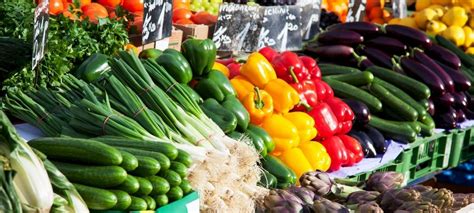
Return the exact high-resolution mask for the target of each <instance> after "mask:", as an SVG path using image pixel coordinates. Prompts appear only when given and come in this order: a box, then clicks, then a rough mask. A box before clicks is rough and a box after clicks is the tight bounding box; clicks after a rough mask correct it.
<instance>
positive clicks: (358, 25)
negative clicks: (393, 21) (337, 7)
mask: <svg viewBox="0 0 474 213" xmlns="http://www.w3.org/2000/svg"><path fill="white" fill-rule="evenodd" d="M329 30H350V31H354V32H357V33H359V34H360V35H362V36H364V38H368V37H373V36H377V35H379V34H380V29H379V28H378V27H377V26H375V25H374V24H372V23H368V22H346V23H341V24H335V25H332V26H330V27H329Z"/></svg>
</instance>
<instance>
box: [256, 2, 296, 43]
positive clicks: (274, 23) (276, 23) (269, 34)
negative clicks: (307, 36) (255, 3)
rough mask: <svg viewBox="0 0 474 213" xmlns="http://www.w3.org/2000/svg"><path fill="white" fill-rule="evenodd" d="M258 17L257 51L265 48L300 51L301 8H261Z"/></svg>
mask: <svg viewBox="0 0 474 213" xmlns="http://www.w3.org/2000/svg"><path fill="white" fill-rule="evenodd" d="M260 16H261V20H260V21H261V23H260V29H259V35H258V45H257V46H258V48H257V49H260V48H262V47H265V46H270V47H273V48H274V49H276V50H278V51H285V50H300V49H301V45H302V36H301V28H300V20H301V8H300V7H299V6H296V5H294V6H269V7H261V8H260Z"/></svg>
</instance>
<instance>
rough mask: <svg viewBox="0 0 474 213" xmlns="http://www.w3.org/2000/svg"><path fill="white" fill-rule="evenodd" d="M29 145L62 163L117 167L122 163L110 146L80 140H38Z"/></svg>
mask: <svg viewBox="0 0 474 213" xmlns="http://www.w3.org/2000/svg"><path fill="white" fill-rule="evenodd" d="M28 145H30V146H31V147H33V148H35V149H37V150H39V151H40V152H42V153H44V154H45V155H46V156H48V159H51V160H57V161H61V162H72V163H84V164H88V165H103V166H115V165H120V163H122V155H121V154H120V152H119V151H118V150H117V149H115V148H114V147H111V146H109V145H106V144H103V143H98V142H96V141H93V140H87V139H78V138H58V137H55V138H37V139H33V140H31V141H29V142H28Z"/></svg>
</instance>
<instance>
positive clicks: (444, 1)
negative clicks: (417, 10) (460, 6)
mask: <svg viewBox="0 0 474 213" xmlns="http://www.w3.org/2000/svg"><path fill="white" fill-rule="evenodd" d="M454 3H455V0H431V4H438V5H442V6H450V5H452V4H454Z"/></svg>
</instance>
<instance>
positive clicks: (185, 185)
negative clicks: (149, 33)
mask: <svg viewBox="0 0 474 213" xmlns="http://www.w3.org/2000/svg"><path fill="white" fill-rule="evenodd" d="M179 188H181V190H183V194H184V195H187V194H189V193H190V192H192V191H193V187H192V186H191V184H190V183H189V181H188V180H187V179H183V181H181V184H179Z"/></svg>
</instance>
